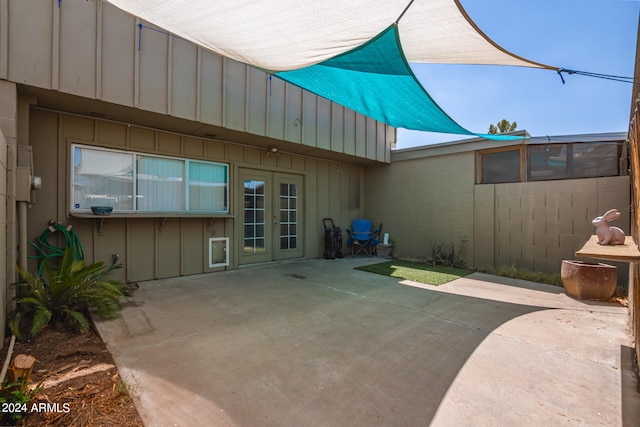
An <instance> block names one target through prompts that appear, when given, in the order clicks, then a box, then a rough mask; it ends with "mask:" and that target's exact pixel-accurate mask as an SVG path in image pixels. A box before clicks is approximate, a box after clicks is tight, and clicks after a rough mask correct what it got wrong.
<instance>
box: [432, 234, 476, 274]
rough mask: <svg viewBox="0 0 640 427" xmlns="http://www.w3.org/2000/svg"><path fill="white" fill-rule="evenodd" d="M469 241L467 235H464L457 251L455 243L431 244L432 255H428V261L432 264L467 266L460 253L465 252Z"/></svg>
mask: <svg viewBox="0 0 640 427" xmlns="http://www.w3.org/2000/svg"><path fill="white" fill-rule="evenodd" d="M468 241H469V239H468V238H467V237H466V236H465V237H462V238H461V239H460V247H459V248H458V251H457V252H456V248H455V246H454V245H453V243H451V244H448V245H447V244H446V243H442V242H439V243H435V244H434V245H433V246H431V256H429V257H428V262H429V263H430V264H431V265H444V266H447V267H456V268H465V267H466V263H465V261H464V259H463V258H462V256H461V255H460V254H462V253H463V252H464V248H465V245H466V244H467V242H468Z"/></svg>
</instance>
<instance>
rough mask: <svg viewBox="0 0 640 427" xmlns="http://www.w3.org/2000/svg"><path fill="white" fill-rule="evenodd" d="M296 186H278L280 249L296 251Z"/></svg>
mask: <svg viewBox="0 0 640 427" xmlns="http://www.w3.org/2000/svg"><path fill="white" fill-rule="evenodd" d="M297 187H298V186H297V185H296V184H280V249H281V250H283V249H284V250H286V249H296V241H297V239H296V237H297V235H296V225H297V223H296V221H295V219H296V215H295V210H296V206H297V198H298V196H297V191H298V188H297Z"/></svg>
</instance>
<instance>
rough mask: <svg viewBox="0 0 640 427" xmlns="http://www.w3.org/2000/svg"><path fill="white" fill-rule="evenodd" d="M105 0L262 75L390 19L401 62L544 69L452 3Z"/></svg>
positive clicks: (330, 49)
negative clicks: (394, 26) (507, 46)
mask: <svg viewBox="0 0 640 427" xmlns="http://www.w3.org/2000/svg"><path fill="white" fill-rule="evenodd" d="M109 2H110V3H112V4H114V5H116V6H117V7H119V8H121V9H123V10H125V11H127V12H129V13H131V14H133V15H136V16H138V17H140V18H142V19H144V20H146V21H148V22H150V23H153V24H154V25H157V26H159V27H162V28H164V29H165V30H167V31H170V32H172V33H174V34H176V35H178V36H180V37H183V38H185V39H187V40H190V41H192V42H194V43H197V44H199V45H201V46H203V47H206V48H207V49H210V50H212V51H213V52H216V53H218V54H220V55H222V56H226V57H228V58H231V59H234V60H236V61H239V62H243V63H245V64H250V65H253V66H255V67H258V68H262V69H264V70H269V71H284V70H294V69H297V68H302V67H307V66H309V65H313V64H317V63H320V62H323V61H326V60H327V59H329V58H333V57H334V56H337V55H340V54H341V53H344V52H347V51H350V50H353V49H355V48H356V47H358V46H361V45H362V44H364V43H366V42H368V41H369V40H371V39H373V38H374V37H375V36H377V35H378V34H380V33H381V32H382V31H384V30H385V28H387V27H389V25H391V24H393V23H394V22H396V21H398V28H399V32H400V40H401V43H402V46H403V50H404V52H405V55H406V57H407V60H408V61H409V62H424V63H445V64H496V65H516V66H527V67H546V66H545V65H543V64H539V63H536V62H533V61H529V60H526V59H523V58H520V57H518V56H516V55H514V54H511V53H509V52H507V51H506V50H504V49H502V48H500V47H499V46H498V45H496V44H495V43H494V42H492V41H491V40H490V39H489V38H488V37H487V36H486V35H484V34H483V33H482V32H481V31H480V30H479V29H478V28H477V26H476V25H475V24H474V23H473V21H471V20H470V19H469V17H468V16H467V14H466V13H465V12H464V9H463V8H462V6H461V5H460V3H459V1H458V0H414V1H413V2H411V1H410V0H346V1H345V0H322V1H309V0H277V1H272V0H269V1H267V0H109ZM403 12H405V13H404V14H403ZM401 15H402V18H401V19H400V20H398V18H400V16H401Z"/></svg>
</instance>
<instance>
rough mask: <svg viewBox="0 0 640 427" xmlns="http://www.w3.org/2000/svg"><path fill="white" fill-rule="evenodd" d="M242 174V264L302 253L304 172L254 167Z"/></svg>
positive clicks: (279, 258) (300, 255) (299, 255)
mask: <svg viewBox="0 0 640 427" xmlns="http://www.w3.org/2000/svg"><path fill="white" fill-rule="evenodd" d="M239 176H240V183H241V184H242V186H241V189H240V191H241V192H242V194H241V195H240V196H241V197H239V200H241V203H242V204H243V205H242V207H241V209H239V211H240V212H242V225H241V227H240V233H241V237H240V242H241V251H240V258H239V261H240V264H252V263H257V262H266V261H273V260H281V259H288V258H298V257H302V255H303V251H302V242H303V227H302V219H303V211H302V209H303V201H304V200H303V186H302V184H303V180H302V176H300V175H291V174H284V173H277V172H269V171H259V170H253V169H240V171H239Z"/></svg>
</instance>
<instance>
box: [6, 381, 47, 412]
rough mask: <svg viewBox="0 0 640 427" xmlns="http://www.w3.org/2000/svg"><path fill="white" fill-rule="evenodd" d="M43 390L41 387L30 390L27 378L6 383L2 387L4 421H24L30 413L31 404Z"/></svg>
mask: <svg viewBox="0 0 640 427" xmlns="http://www.w3.org/2000/svg"><path fill="white" fill-rule="evenodd" d="M40 390H42V388H41V387H36V388H33V389H32V388H30V387H29V384H28V382H27V379H26V378H25V377H20V378H19V379H18V380H17V381H15V382H8V381H5V382H4V383H3V384H2V386H0V406H2V421H3V422H5V421H10V420H11V421H16V420H20V419H22V417H23V416H24V414H26V413H27V412H29V403H30V402H31V400H32V399H33V397H34V396H35V395H36V394H37V393H38V392H40Z"/></svg>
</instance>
